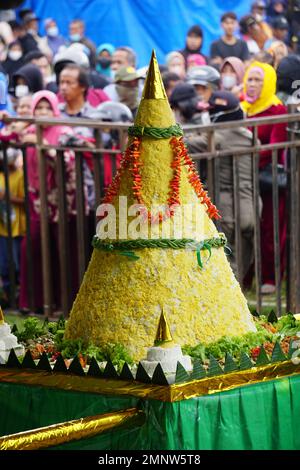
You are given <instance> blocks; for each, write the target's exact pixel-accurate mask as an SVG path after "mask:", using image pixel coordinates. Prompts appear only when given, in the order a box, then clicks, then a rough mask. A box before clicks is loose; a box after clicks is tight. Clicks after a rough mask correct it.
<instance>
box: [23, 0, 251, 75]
mask: <svg viewBox="0 0 300 470" xmlns="http://www.w3.org/2000/svg"><path fill="white" fill-rule="evenodd" d="M251 3H252V2H251V0H55V1H53V0H26V1H25V2H24V4H23V5H22V8H32V9H33V10H34V12H35V13H36V14H37V15H38V16H39V18H41V20H44V19H46V18H48V17H52V18H54V19H55V20H56V21H57V23H58V26H59V28H60V31H61V33H62V35H63V36H65V37H67V36H68V24H69V22H70V21H71V20H72V19H74V18H80V19H82V20H84V21H85V23H86V36H87V37H89V38H90V39H92V40H93V41H94V42H95V44H96V45H99V44H101V43H103V42H111V43H112V44H113V45H114V46H131V47H133V48H134V49H135V51H136V52H137V55H138V65H139V67H142V66H144V65H146V64H147V63H148V61H149V58H150V54H151V50H152V49H153V48H154V49H155V50H156V54H157V57H158V61H159V62H160V63H164V62H165V56H166V54H167V53H168V52H170V51H172V50H178V49H181V48H183V47H184V44H185V36H186V32H187V30H188V29H189V28H190V26H192V25H194V24H199V25H200V26H201V27H202V28H203V30H204V46H203V52H204V53H208V52H209V45H210V43H211V41H213V40H214V39H216V38H217V37H218V36H219V35H220V34H221V29H220V17H221V15H222V14H223V13H224V12H225V11H234V12H235V13H236V14H237V16H238V17H239V18H240V17H241V16H243V15H244V14H246V13H248V12H249V9H250V5H251ZM43 31H44V30H43V21H41V32H42V33H43Z"/></svg>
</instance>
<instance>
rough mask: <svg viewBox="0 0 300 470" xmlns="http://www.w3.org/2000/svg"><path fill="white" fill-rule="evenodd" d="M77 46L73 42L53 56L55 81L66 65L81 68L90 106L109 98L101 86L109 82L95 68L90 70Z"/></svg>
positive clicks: (86, 58)
mask: <svg viewBox="0 0 300 470" xmlns="http://www.w3.org/2000/svg"><path fill="white" fill-rule="evenodd" d="M77 46H79V44H73V45H71V46H70V47H68V48H67V49H65V50H64V51H62V52H60V53H59V54H57V55H56V56H55V57H54V72H55V75H56V82H57V83H59V77H60V73H61V71H62V70H63V69H64V67H65V66H66V65H68V64H76V65H77V66H78V67H80V68H82V69H83V70H84V71H85V72H86V74H87V76H88V81H89V89H88V93H87V101H88V102H89V103H90V104H91V105H92V106H97V105H99V104H100V103H103V102H104V101H107V100H109V98H108V96H107V95H106V93H104V91H103V90H102V88H104V87H105V86H106V85H107V84H108V83H109V82H108V80H107V79H106V78H104V77H103V76H101V75H99V74H98V72H96V71H95V70H90V68H89V60H88V57H87V55H86V54H85V53H84V52H83V51H82V50H81V49H80V48H79V49H78V47H77ZM56 90H57V88H56ZM57 91H58V90H57ZM58 97H59V100H60V101H61V100H62V97H61V95H60V93H58Z"/></svg>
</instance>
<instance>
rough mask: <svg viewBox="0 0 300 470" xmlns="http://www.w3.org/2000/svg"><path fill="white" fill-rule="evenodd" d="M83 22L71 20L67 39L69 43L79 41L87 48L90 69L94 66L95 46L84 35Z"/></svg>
mask: <svg viewBox="0 0 300 470" xmlns="http://www.w3.org/2000/svg"><path fill="white" fill-rule="evenodd" d="M84 33H85V24H84V22H83V21H82V20H78V19H76V20H73V21H71V23H70V26H69V39H70V42H71V44H72V43H76V42H79V43H80V44H83V45H84V46H86V48H87V50H88V52H89V53H88V57H89V61H90V66H91V68H92V69H94V68H95V67H96V46H95V44H94V43H93V42H92V41H91V40H90V39H88V38H87V37H85V35H84Z"/></svg>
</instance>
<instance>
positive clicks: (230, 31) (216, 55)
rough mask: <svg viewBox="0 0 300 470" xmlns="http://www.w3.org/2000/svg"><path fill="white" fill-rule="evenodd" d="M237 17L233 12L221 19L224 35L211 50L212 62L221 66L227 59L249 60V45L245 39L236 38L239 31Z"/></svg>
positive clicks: (215, 42)
mask: <svg viewBox="0 0 300 470" xmlns="http://www.w3.org/2000/svg"><path fill="white" fill-rule="evenodd" d="M237 25H238V23H237V16H236V14H235V13H233V12H228V13H224V15H223V16H222V18H221V26H222V28H223V30H224V35H223V36H222V37H221V38H220V39H218V40H217V41H214V42H213V43H212V44H211V48H210V57H211V62H212V63H214V64H221V63H222V61H223V59H226V57H238V58H239V59H241V60H242V61H245V60H248V59H249V51H248V48H247V44H246V43H245V41H244V40H243V39H238V38H236V36H235V32H236V30H237Z"/></svg>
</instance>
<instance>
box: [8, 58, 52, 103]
mask: <svg viewBox="0 0 300 470" xmlns="http://www.w3.org/2000/svg"><path fill="white" fill-rule="evenodd" d="M12 87H13V90H14V95H15V96H16V97H17V98H21V97H22V96H26V95H29V94H30V93H35V92H37V91H40V90H43V88H44V85H43V76H42V74H41V71H40V69H39V68H38V67H37V66H36V65H33V64H27V65H23V67H21V68H20V69H19V70H18V71H17V72H15V73H14V74H13V77H12Z"/></svg>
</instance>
